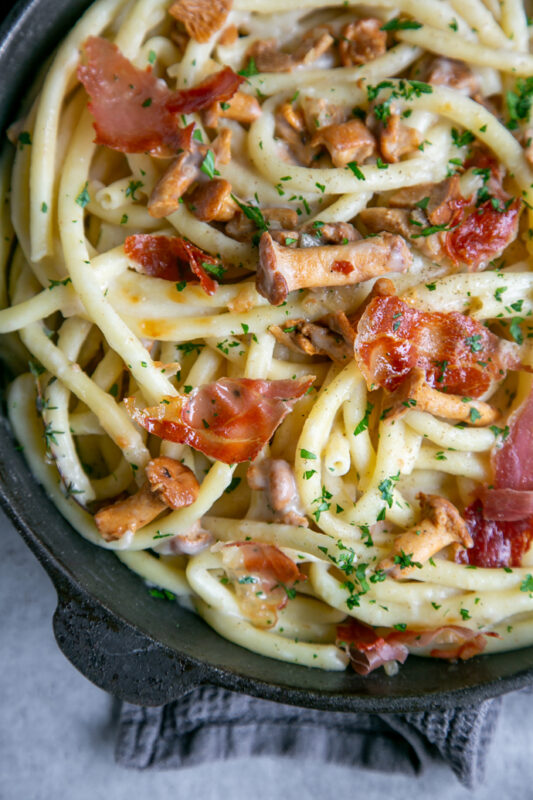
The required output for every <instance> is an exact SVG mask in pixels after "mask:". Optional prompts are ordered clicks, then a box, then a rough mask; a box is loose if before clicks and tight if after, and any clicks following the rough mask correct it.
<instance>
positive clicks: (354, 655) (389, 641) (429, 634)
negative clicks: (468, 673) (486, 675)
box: [337, 619, 493, 675]
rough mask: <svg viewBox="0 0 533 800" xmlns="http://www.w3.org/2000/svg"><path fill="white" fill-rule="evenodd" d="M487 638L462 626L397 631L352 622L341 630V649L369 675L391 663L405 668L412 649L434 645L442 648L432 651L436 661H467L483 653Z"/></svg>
mask: <svg viewBox="0 0 533 800" xmlns="http://www.w3.org/2000/svg"><path fill="white" fill-rule="evenodd" d="M486 635H489V636H490V635H493V634H486ZM486 635H484V634H482V633H476V632H475V631H471V630H470V629H469V628H463V627H461V626H459V625H444V626H442V627H440V628H433V629H431V630H405V631H397V630H392V629H391V628H372V627H371V626H370V625H365V623H363V622H359V620H355V619H352V620H350V622H349V623H347V624H345V625H338V626H337V645H338V646H339V647H344V648H345V649H346V652H347V653H348V655H349V656H350V660H351V663H352V667H353V668H354V670H355V671H356V672H357V673H358V674H359V675H368V674H369V673H370V672H372V671H373V670H375V669H377V668H378V667H381V666H382V665H383V664H385V663H386V662H387V661H399V662H400V663H401V664H403V663H404V661H405V660H406V658H407V656H408V655H409V648H417V647H428V646H429V645H430V644H435V645H442V647H440V648H435V649H433V650H431V652H430V656H431V657H432V658H448V659H456V658H460V659H461V660H462V661H465V660H466V659H468V658H472V656H475V655H478V654H479V653H481V652H483V650H484V649H485V646H486Z"/></svg>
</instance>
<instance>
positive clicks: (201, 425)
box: [128, 376, 314, 464]
mask: <svg viewBox="0 0 533 800" xmlns="http://www.w3.org/2000/svg"><path fill="white" fill-rule="evenodd" d="M313 381H314V376H308V377H304V378H300V379H298V380H281V381H263V380H255V379H252V378H220V380H218V381H215V382H214V383H208V384H206V385H205V386H200V387H199V388H198V389H194V390H193V391H192V392H191V394H190V395H189V396H188V397H183V396H179V397H168V398H165V399H164V401H163V402H162V403H161V405H159V406H153V407H151V408H146V409H144V411H139V410H138V409H136V408H135V407H134V405H133V403H132V402H129V403H128V411H129V412H130V414H131V416H132V417H133V419H134V420H135V421H136V422H138V423H139V425H142V427H143V428H146V430H147V431H148V432H149V433H153V434H155V435H156V436H159V437H161V438H162V439H167V440H169V441H171V442H180V443H182V444H188V445H190V446H191V447H194V449H195V450H200V452H202V453H205V455H207V456H211V457H212V458H216V459H218V460H219V461H224V462H225V463H226V464H235V463H238V462H240V461H253V459H254V458H255V457H256V456H257V455H258V453H259V452H260V450H261V449H262V448H263V447H264V445H265V444H266V443H267V442H268V440H269V439H270V438H271V436H272V435H273V434H274V431H275V430H276V428H277V427H278V425H280V424H281V422H282V421H283V420H284V419H285V417H286V416H287V414H288V413H289V412H290V411H291V410H292V406H293V404H294V401H295V400H297V399H298V398H299V397H302V396H303V395H304V394H305V393H306V391H307V390H308V389H309V387H310V386H311V384H312V383H313Z"/></svg>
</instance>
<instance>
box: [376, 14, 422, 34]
mask: <svg viewBox="0 0 533 800" xmlns="http://www.w3.org/2000/svg"><path fill="white" fill-rule="evenodd" d="M421 27H422V25H421V23H420V22H416V21H415V20H414V19H399V17H395V18H394V19H390V20H389V21H388V22H386V23H385V24H384V25H382V26H381V28H380V31H416V30H418V28H421Z"/></svg>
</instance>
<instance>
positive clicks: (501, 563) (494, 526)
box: [455, 492, 533, 567]
mask: <svg viewBox="0 0 533 800" xmlns="http://www.w3.org/2000/svg"><path fill="white" fill-rule="evenodd" d="M525 494H529V493H527V492H526V493H525ZM495 499H496V498H495ZM505 502H506V503H507V502H509V501H507V500H506V501H505ZM489 513H490V507H489ZM506 516H507V515H506ZM463 517H464V520H465V522H466V524H467V526H468V530H469V533H470V535H471V537H472V540H473V542H474V545H473V547H471V548H470V549H469V550H458V551H457V553H456V557H455V559H456V561H458V562H459V563H460V564H474V565H475V566H476V567H519V566H520V564H521V563H522V556H523V555H524V553H525V552H526V551H527V550H528V549H529V546H530V544H531V541H532V539H533V515H532V514H531V512H530V515H529V516H526V517H524V516H522V517H521V518H520V519H516V517H515V518H514V520H502V519H487V518H486V515H485V505H484V501H483V502H482V501H481V500H480V499H477V500H475V501H474V503H472V505H470V506H468V508H466V509H465V510H464V512H463Z"/></svg>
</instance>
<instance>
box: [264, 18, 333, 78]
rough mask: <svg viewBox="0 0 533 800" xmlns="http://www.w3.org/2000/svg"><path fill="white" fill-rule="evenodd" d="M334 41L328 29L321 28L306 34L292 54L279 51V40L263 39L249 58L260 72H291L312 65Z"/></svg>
mask: <svg viewBox="0 0 533 800" xmlns="http://www.w3.org/2000/svg"><path fill="white" fill-rule="evenodd" d="M334 41H335V40H334V38H333V36H332V35H331V34H330V32H329V30H328V28H327V27H325V26H319V27H317V28H314V29H313V30H311V31H309V32H308V33H306V34H305V36H304V37H303V38H302V40H301V42H300V43H299V44H298V46H297V47H296V49H295V50H294V51H293V52H292V53H284V52H283V51H282V50H279V49H278V41H277V39H263V40H261V41H258V42H254V44H253V45H252V46H251V47H250V49H249V51H248V56H249V57H250V58H253V59H254V61H255V64H256V66H257V69H258V70H259V72H289V71H290V70H292V69H294V68H295V67H298V66H300V65H302V64H312V63H313V61H316V60H317V59H318V58H320V56H322V55H324V53H325V52H326V51H327V50H329V48H330V47H331V45H332V44H333V42H334Z"/></svg>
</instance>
